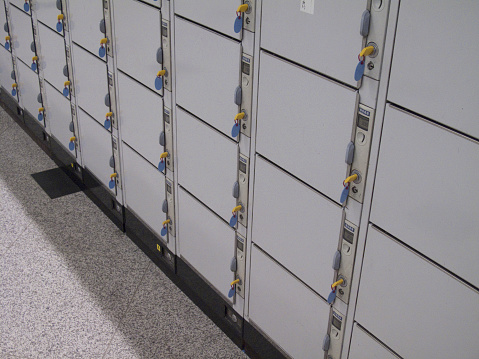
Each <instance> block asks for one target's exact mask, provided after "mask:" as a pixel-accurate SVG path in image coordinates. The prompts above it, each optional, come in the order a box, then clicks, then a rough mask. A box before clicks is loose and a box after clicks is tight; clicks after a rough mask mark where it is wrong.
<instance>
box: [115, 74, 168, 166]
mask: <svg viewBox="0 0 479 359" xmlns="http://www.w3.org/2000/svg"><path fill="white" fill-rule="evenodd" d="M118 87H119V94H120V96H119V99H120V101H119V107H120V121H121V131H122V136H123V141H124V142H126V143H127V144H128V145H129V146H131V147H132V148H133V149H134V150H135V151H137V152H138V153H139V154H141V155H142V156H143V157H144V158H146V159H147V160H148V161H150V162H151V163H152V164H153V165H155V166H158V163H159V162H160V155H161V153H162V152H163V146H161V145H160V142H159V137H160V133H161V131H163V99H162V98H161V97H160V96H158V95H157V94H155V93H153V92H152V91H150V90H148V89H147V88H145V87H143V86H142V85H140V84H139V83H138V82H136V81H134V80H132V79H131V78H129V77H128V76H125V75H123V74H122V73H121V72H119V73H118ZM138 104H141V106H138Z"/></svg>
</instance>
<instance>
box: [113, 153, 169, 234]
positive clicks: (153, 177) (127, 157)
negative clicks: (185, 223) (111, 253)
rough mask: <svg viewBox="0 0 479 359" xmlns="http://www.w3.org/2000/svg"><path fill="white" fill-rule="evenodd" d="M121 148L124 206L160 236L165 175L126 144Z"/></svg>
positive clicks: (163, 216)
mask: <svg viewBox="0 0 479 359" xmlns="http://www.w3.org/2000/svg"><path fill="white" fill-rule="evenodd" d="M122 150H123V151H122V154H123V177H124V182H125V195H126V202H125V203H126V206H127V207H128V208H129V209H131V210H133V212H135V213H136V214H137V215H138V216H139V217H140V218H141V219H142V220H143V221H144V222H145V223H146V224H147V225H148V226H149V227H150V228H151V229H152V230H153V231H155V232H156V234H157V236H158V237H162V236H161V229H162V227H163V226H162V225H161V223H162V222H163V221H164V220H165V219H166V214H164V213H163V212H162V211H161V206H162V204H163V201H164V200H165V175H164V174H163V173H161V172H160V171H158V169H156V168H155V167H153V166H152V165H151V164H150V163H148V162H147V161H145V160H144V159H143V158H142V157H141V156H140V155H138V154H137V153H136V152H135V151H133V150H132V149H131V148H130V147H128V146H127V145H123V146H122ZM162 239H163V240H164V241H165V242H166V241H167V239H166V238H164V237H162Z"/></svg>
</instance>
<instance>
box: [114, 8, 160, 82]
mask: <svg viewBox="0 0 479 359" xmlns="http://www.w3.org/2000/svg"><path fill="white" fill-rule="evenodd" d="M114 6H115V16H114V21H115V23H116V26H115V41H116V42H115V48H116V60H117V66H118V68H119V69H120V70H122V71H123V72H125V73H127V74H128V75H130V76H131V77H133V78H135V79H136V80H137V81H140V82H141V83H143V84H144V85H145V86H148V87H149V88H150V89H152V90H153V91H157V90H156V89H155V79H156V74H157V73H158V71H160V70H161V69H162V65H161V64H159V63H158V62H157V58H156V55H157V51H158V49H160V48H161V36H160V34H161V13H160V10H159V9H158V10H156V9H154V8H152V7H151V6H148V5H145V4H143V3H141V2H138V1H134V0H128V1H125V0H115V3H114ZM145 29H148V32H145Z"/></svg>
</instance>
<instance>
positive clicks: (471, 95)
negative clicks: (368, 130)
mask: <svg viewBox="0 0 479 359" xmlns="http://www.w3.org/2000/svg"><path fill="white" fill-rule="evenodd" d="M478 14H479V2H477V1H470V0H460V1H452V2H451V1H437V0H426V1H419V2H418V1H411V0H406V1H401V7H400V10H399V19H398V25H397V32H396V39H395V42H394V56H393V63H392V69H391V80H390V85H389V91H388V99H389V100H390V101H392V102H394V103H396V104H398V105H400V106H402V107H406V108H408V109H411V110H412V111H414V112H416V113H420V114H421V115H424V116H426V117H429V118H432V119H434V120H436V121H438V122H440V123H443V124H445V125H447V126H450V127H452V128H455V129H457V130H459V131H462V132H465V133H467V134H469V135H471V136H474V137H475V138H479V121H477V114H478V113H479V102H478V101H477V94H478V93H479V72H478V69H477V58H479V42H478V41H477V34H479V23H478V21H477V16H478ZM411 39H414V41H411Z"/></svg>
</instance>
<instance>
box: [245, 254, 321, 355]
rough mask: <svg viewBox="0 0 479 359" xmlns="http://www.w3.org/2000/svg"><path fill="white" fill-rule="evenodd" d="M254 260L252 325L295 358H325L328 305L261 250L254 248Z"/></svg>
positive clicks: (250, 307) (252, 258)
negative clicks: (324, 343)
mask: <svg viewBox="0 0 479 359" xmlns="http://www.w3.org/2000/svg"><path fill="white" fill-rule="evenodd" d="M251 256H252V257H251V275H250V282H251V283H250V294H249V318H250V321H251V322H253V323H254V324H255V325H256V327H257V328H259V329H260V330H261V331H263V332H264V333H265V334H266V335H267V336H268V337H270V338H271V339H272V340H273V341H274V342H276V344H277V345H279V346H280V347H281V348H282V349H283V350H284V351H285V352H287V353H288V354H289V355H290V356H291V357H293V358H304V359H307V358H319V357H322V356H323V355H324V354H323V350H322V348H321V345H322V338H323V337H324V335H325V334H326V333H327V330H328V322H329V305H328V304H327V302H325V301H324V300H323V299H322V298H321V297H320V296H318V295H317V294H315V293H314V292H313V291H311V289H309V288H308V287H306V286H305V285H303V284H302V283H301V282H300V281H298V280H297V279H296V278H294V277H293V276H292V275H291V274H289V273H288V272H287V271H286V270H284V269H283V268H282V267H281V266H280V265H278V264H277V263H276V262H274V261H273V260H272V259H271V258H270V257H268V256H267V255H266V254H265V253H264V252H262V251H261V250H260V249H258V247H256V246H253V249H252V253H251ZM298 338H300V339H298Z"/></svg>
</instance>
